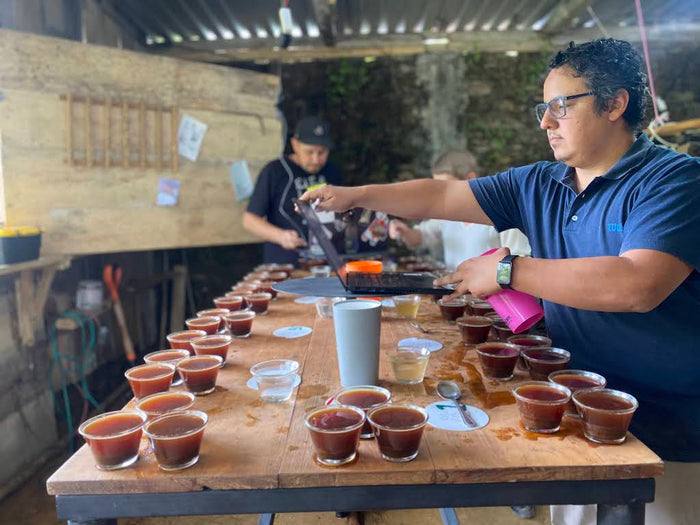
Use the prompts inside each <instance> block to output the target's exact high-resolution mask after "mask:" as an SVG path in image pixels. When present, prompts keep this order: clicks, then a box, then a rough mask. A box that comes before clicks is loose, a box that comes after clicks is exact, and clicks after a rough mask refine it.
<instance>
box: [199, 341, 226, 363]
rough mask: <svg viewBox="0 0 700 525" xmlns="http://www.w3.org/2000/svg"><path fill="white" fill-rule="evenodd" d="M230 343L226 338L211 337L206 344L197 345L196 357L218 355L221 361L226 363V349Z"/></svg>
mask: <svg viewBox="0 0 700 525" xmlns="http://www.w3.org/2000/svg"><path fill="white" fill-rule="evenodd" d="M230 345H231V342H230V341H229V340H228V337H221V336H219V337H217V338H216V339H214V338H213V337H212V338H211V339H209V340H207V342H206V344H197V349H196V350H195V353H196V354H197V355H218V356H219V357H220V358H221V359H223V360H224V363H225V362H226V356H227V355H228V349H229V346H230Z"/></svg>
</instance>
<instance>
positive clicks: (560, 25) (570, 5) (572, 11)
mask: <svg viewBox="0 0 700 525" xmlns="http://www.w3.org/2000/svg"><path fill="white" fill-rule="evenodd" d="M589 3H590V0H562V1H561V2H559V3H558V4H557V6H556V7H555V8H554V10H553V11H552V14H551V16H550V17H549V20H547V23H546V24H545V25H544V26H543V27H542V31H543V32H544V33H547V34H548V35H555V34H557V33H559V32H560V31H562V30H565V29H566V28H567V27H568V26H569V25H570V24H571V19H572V18H575V17H576V16H578V14H579V13H581V11H583V10H584V9H586V6H587V5H588V4H589Z"/></svg>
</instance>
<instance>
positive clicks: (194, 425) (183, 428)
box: [143, 410, 209, 471]
mask: <svg viewBox="0 0 700 525" xmlns="http://www.w3.org/2000/svg"><path fill="white" fill-rule="evenodd" d="M208 419H209V418H208V416H207V414H206V413H204V412H201V411H199V410H185V411H182V412H173V413H170V414H166V415H164V416H160V417H157V418H156V419H154V420H152V421H149V422H148V423H146V425H145V426H144V429H143V431H144V434H146V436H148V439H149V440H150V442H151V448H153V452H154V453H155V456H156V461H157V462H158V467H160V468H161V469H162V470H166V471H170V470H182V469H185V468H187V467H191V466H192V465H194V464H195V463H197V461H199V449H200V446H201V444H202V437H203V436H204V429H205V428H206V426H207V421H208Z"/></svg>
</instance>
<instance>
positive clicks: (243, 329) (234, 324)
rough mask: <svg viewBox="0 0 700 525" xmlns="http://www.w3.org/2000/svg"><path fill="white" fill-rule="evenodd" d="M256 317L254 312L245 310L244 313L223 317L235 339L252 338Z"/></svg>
mask: <svg viewBox="0 0 700 525" xmlns="http://www.w3.org/2000/svg"><path fill="white" fill-rule="evenodd" d="M255 315H256V314H255V312H254V311H252V310H245V311H243V312H229V313H228V314H226V315H224V316H223V320H224V324H225V325H226V328H227V329H228V331H229V333H230V334H231V336H232V337H235V338H236V339H243V338H246V337H250V332H251V330H252V329H253V320H254V319H255Z"/></svg>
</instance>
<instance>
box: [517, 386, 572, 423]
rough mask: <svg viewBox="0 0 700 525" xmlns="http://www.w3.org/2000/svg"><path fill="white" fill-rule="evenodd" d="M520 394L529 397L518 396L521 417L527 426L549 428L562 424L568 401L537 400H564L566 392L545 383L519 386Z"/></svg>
mask: <svg viewBox="0 0 700 525" xmlns="http://www.w3.org/2000/svg"><path fill="white" fill-rule="evenodd" d="M518 394H519V395H520V396H522V397H524V398H527V399H525V400H523V399H520V398H516V401H517V403H518V409H519V410H520V419H521V420H522V422H523V425H524V426H525V427H526V428H532V429H540V430H549V429H554V428H557V427H558V426H559V425H560V424H561V418H562V417H563V416H564V410H565V409H566V403H559V404H539V403H536V401H547V402H552V401H563V400H564V399H566V397H567V395H566V394H565V393H564V392H562V391H560V390H557V389H556V388H552V387H546V386H544V385H525V386H522V387H520V388H518ZM529 400H532V401H533V402H531V401H529Z"/></svg>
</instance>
